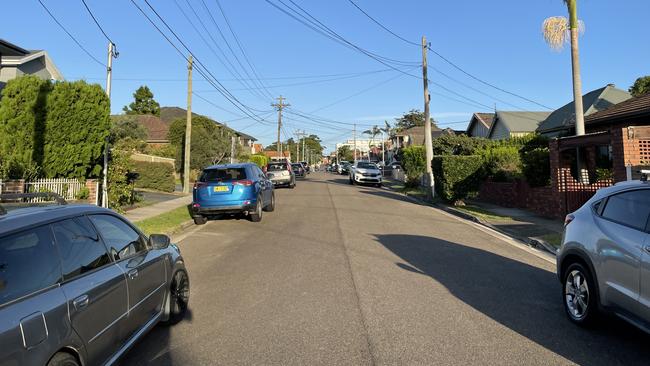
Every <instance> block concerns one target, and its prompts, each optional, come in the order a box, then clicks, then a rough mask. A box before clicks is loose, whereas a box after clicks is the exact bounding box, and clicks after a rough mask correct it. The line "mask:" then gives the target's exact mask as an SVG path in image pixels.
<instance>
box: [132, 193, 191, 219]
mask: <svg viewBox="0 0 650 366" xmlns="http://www.w3.org/2000/svg"><path fill="white" fill-rule="evenodd" d="M190 203H192V195H187V196H182V197H180V198H176V199H173V200H169V201H164V202H160V203H156V204H153V205H150V206H145V207H140V208H136V209H133V210H131V211H127V212H126V214H125V215H124V216H125V217H126V218H127V219H129V220H130V221H132V222H137V221H141V220H144V219H148V218H150V217H153V216H158V215H160V214H163V213H165V212H168V211H171V210H174V209H177V208H179V207H182V206H187V205H189V204H190Z"/></svg>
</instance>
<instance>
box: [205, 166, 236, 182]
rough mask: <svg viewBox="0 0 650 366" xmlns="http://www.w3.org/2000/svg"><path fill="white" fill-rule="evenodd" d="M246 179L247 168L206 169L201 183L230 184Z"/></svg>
mask: <svg viewBox="0 0 650 366" xmlns="http://www.w3.org/2000/svg"><path fill="white" fill-rule="evenodd" d="M243 179H246V169H245V168H218V169H206V170H204V171H203V174H201V177H200V178H199V180H200V181H201V182H229V181H233V180H243Z"/></svg>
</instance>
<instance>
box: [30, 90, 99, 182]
mask: <svg viewBox="0 0 650 366" xmlns="http://www.w3.org/2000/svg"><path fill="white" fill-rule="evenodd" d="M109 114H110V103H109V100H108V97H107V96H106V93H105V92H104V90H103V89H102V87H101V86H99V85H97V84H88V83H86V82H85V81H75V82H67V81H63V82H58V83H56V84H54V88H53V89H52V91H51V92H50V93H49V94H48V96H47V116H46V120H45V131H46V133H45V139H44V140H45V149H44V159H43V166H42V168H43V172H44V173H45V176H46V177H48V178H54V177H65V178H82V177H97V176H98V175H99V174H100V172H101V168H102V165H101V156H102V152H103V148H104V139H105V138H106V137H107V136H108V135H109V130H110V118H109Z"/></svg>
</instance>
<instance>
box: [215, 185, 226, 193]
mask: <svg viewBox="0 0 650 366" xmlns="http://www.w3.org/2000/svg"><path fill="white" fill-rule="evenodd" d="M214 191H215V192H228V187H227V186H216V187H214Z"/></svg>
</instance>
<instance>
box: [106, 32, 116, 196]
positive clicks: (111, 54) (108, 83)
mask: <svg viewBox="0 0 650 366" xmlns="http://www.w3.org/2000/svg"><path fill="white" fill-rule="evenodd" d="M114 46H115V45H114V44H113V42H111V41H108V63H107V64H106V96H108V104H109V105H110V102H111V82H112V79H113V58H117V56H118V53H117V51H116V50H114V49H113V47H114ZM108 143H109V141H108V136H106V139H105V140H104V169H103V172H102V175H103V182H102V207H108V152H109V146H108Z"/></svg>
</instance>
